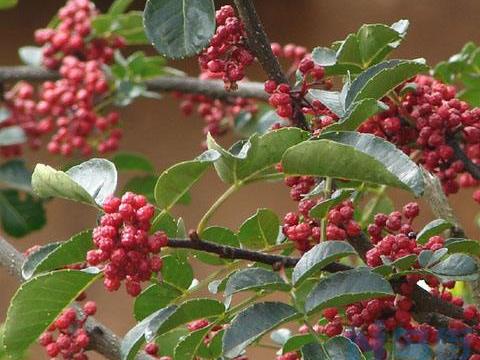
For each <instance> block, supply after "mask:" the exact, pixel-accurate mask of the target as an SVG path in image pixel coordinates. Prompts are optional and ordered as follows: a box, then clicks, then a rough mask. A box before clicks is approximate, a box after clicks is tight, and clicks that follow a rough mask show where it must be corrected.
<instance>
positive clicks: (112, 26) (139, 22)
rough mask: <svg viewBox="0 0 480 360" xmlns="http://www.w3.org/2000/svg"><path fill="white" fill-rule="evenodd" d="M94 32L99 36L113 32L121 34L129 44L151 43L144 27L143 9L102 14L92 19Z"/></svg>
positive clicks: (105, 35)
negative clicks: (123, 12)
mask: <svg viewBox="0 0 480 360" xmlns="http://www.w3.org/2000/svg"><path fill="white" fill-rule="evenodd" d="M92 28H93V32H94V34H95V35H96V36H98V37H107V36H111V35H112V34H115V35H118V36H121V37H122V38H124V39H125V42H126V43H127V44H128V45H146V44H148V43H149V41H148V40H147V36H146V34H145V30H144V28H143V16H142V12H141V11H129V12H128V13H125V14H117V15H115V14H101V15H97V16H96V17H95V18H94V19H93V21H92Z"/></svg>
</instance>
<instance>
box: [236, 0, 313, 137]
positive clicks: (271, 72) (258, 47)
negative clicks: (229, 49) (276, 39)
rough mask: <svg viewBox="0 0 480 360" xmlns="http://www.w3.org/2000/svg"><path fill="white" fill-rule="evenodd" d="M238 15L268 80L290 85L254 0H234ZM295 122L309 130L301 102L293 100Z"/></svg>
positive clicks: (251, 47)
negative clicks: (274, 52)
mask: <svg viewBox="0 0 480 360" xmlns="http://www.w3.org/2000/svg"><path fill="white" fill-rule="evenodd" d="M234 2H235V6H236V7H237V10H238V14H239V15H240V18H241V19H242V22H243V24H244V25H245V31H246V33H247V44H248V47H249V48H250V50H251V51H252V52H253V53H254V55H255V56H256V58H257V59H258V62H259V63H260V65H262V68H263V70H264V71H265V73H266V74H267V76H268V78H269V79H271V80H275V82H276V83H277V84H282V83H283V84H288V79H287V77H286V76H285V74H284V73H283V71H282V68H281V66H280V63H279V62H278V59H277V58H276V57H275V55H273V52H272V48H271V46H270V40H269V39H268V37H267V34H266V32H265V29H264V28H263V25H262V22H261V20H260V17H259V16H258V14H257V11H256V10H255V6H254V5H253V1H252V0H234ZM292 100H293V120H294V121H295V122H296V124H297V125H298V127H300V128H302V129H304V130H308V123H307V121H306V119H305V115H304V114H303V112H302V105H301V103H300V100H299V99H297V98H293V97H292Z"/></svg>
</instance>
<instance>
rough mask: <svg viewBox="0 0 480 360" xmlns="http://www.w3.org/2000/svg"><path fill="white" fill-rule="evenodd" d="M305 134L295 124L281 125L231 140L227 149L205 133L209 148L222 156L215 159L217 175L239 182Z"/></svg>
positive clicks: (277, 157) (265, 166)
mask: <svg viewBox="0 0 480 360" xmlns="http://www.w3.org/2000/svg"><path fill="white" fill-rule="evenodd" d="M308 137H309V134H308V133H307V132H305V131H303V130H300V129H297V128H291V127H290V128H282V129H279V130H274V131H270V132H268V133H267V134H265V135H262V136H258V135H257V134H254V135H252V136H251V137H250V138H249V139H248V140H247V141H240V142H237V143H236V144H234V145H233V146H232V147H231V148H230V149H229V150H228V151H227V150H225V149H223V148H222V147H221V146H220V145H218V144H217V143H216V142H215V140H214V139H213V137H211V136H208V137H207V145H208V147H209V149H214V150H217V151H218V152H219V153H220V154H221V155H222V156H221V157H220V159H218V160H217V161H216V162H215V169H216V171H217V173H218V175H219V177H220V178H221V179H222V180H223V181H224V182H226V183H229V184H235V183H237V184H238V183H241V182H243V181H246V180H248V179H251V178H253V177H254V176H255V175H257V174H260V173H261V172H262V171H265V170H267V169H269V168H271V167H272V166H273V165H275V164H276V163H278V162H279V161H280V160H281V158H282V155H283V153H284V152H285V150H287V149H288V148H289V147H291V146H293V145H295V144H298V143H300V142H302V141H303V140H306V139H308Z"/></svg>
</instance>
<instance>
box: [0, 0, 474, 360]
mask: <svg viewBox="0 0 480 360" xmlns="http://www.w3.org/2000/svg"><path fill="white" fill-rule="evenodd" d="M96 3H97V5H98V6H99V7H100V8H101V9H106V8H108V5H109V4H110V3H111V0H104V1H100V0H98V1H96ZM217 3H218V4H217V5H219V4H220V2H217ZM62 4H63V1H57V0H43V1H39V0H20V4H19V6H18V7H17V8H15V9H12V10H9V11H3V12H0V39H1V48H2V51H1V52H0V64H1V65H14V64H18V63H19V59H18V56H17V49H18V48H19V47H21V46H24V45H28V44H32V43H33V41H32V38H33V35H32V34H33V31H34V30H35V29H37V28H39V27H42V26H44V25H45V24H47V23H48V21H49V20H50V18H51V17H52V16H53V14H54V13H55V11H56V10H57V9H58V8H59V7H60V6H61V5H62ZM256 4H257V7H258V12H259V14H260V16H261V18H262V19H263V21H264V24H265V27H266V29H267V32H268V33H269V36H270V38H271V40H272V41H278V42H280V43H283V44H285V43H288V42H294V43H298V44H302V45H304V46H307V47H308V48H313V47H315V46H318V45H323V46H327V45H328V44H330V43H331V42H332V41H334V40H340V39H343V38H344V37H345V35H346V34H348V33H350V32H353V31H356V30H357V29H358V28H359V27H360V26H361V24H363V23H386V24H390V23H392V22H394V21H397V20H398V19H402V18H406V19H409V20H410V22H411V26H410V30H409V34H408V36H407V39H406V40H405V41H404V43H403V45H402V46H401V47H400V49H399V50H397V51H396V53H395V56H397V57H400V58H402V57H403V58H416V57H425V58H426V59H427V61H428V63H429V64H435V63H437V62H438V61H440V60H443V59H446V58H448V57H449V56H450V55H451V54H454V53H455V52H457V51H458V50H459V49H460V48H461V46H462V45H463V44H464V43H465V42H467V41H469V40H473V41H476V42H479V41H480V29H479V24H480V2H479V1H477V0H456V1H450V0H419V1H412V0H356V1H348V0H296V1H287V0H261V1H260V0H257V1H256ZM135 5H136V7H137V8H138V9H141V8H142V6H143V2H142V1H136V2H135ZM149 51H151V49H149ZM172 65H173V66H176V67H178V68H180V69H182V70H184V71H186V72H188V73H189V74H195V73H196V72H197V66H196V63H195V60H194V59H190V60H186V61H180V62H176V63H173V64H172ZM250 78H252V79H258V80H262V79H264V77H263V75H262V73H261V72H260V71H259V70H258V69H255V70H253V72H252V73H251V74H250ZM122 119H123V124H124V128H125V134H126V135H125V138H124V140H123V144H122V150H125V151H133V152H141V153H143V154H146V155H147V156H148V157H149V158H150V159H151V160H152V161H153V163H154V164H155V166H156V169H158V172H159V173H160V171H161V170H163V169H165V168H166V167H168V166H170V165H172V164H174V163H176V162H179V161H182V160H188V159H192V158H193V157H194V156H196V155H197V154H199V153H200V148H199V143H200V137H201V126H202V124H201V121H200V120H199V119H198V118H184V117H183V116H182V115H181V113H180V111H179V110H178V106H177V103H176V101H175V100H173V99H171V97H170V96H168V95H165V97H164V98H163V99H162V100H160V101H157V100H139V101H136V102H135V103H134V104H133V105H131V106H130V107H128V108H125V109H122ZM221 141H222V143H223V144H228V143H231V142H232V141H233V139H232V138H230V137H227V138H224V139H222V140H221ZM27 161H28V162H29V163H30V164H31V165H32V166H33V165H34V164H35V163H36V162H43V163H47V164H51V165H59V164H61V163H62V159H58V158H54V157H52V156H50V155H48V154H47V153H45V152H39V153H35V154H27ZM125 178H126V176H125ZM223 189H224V185H222V184H221V183H220V182H219V181H218V180H217V179H216V178H215V176H214V174H213V173H210V174H208V175H207V176H206V177H205V178H204V179H203V180H202V181H201V182H200V183H199V184H198V185H197V186H196V187H195V189H194V191H193V193H192V195H193V202H192V204H191V206H189V207H178V208H177V209H176V213H177V215H180V214H181V216H182V217H183V218H184V219H185V221H186V224H187V226H190V227H193V226H194V225H195V224H196V221H198V220H199V218H200V216H201V215H202V213H203V212H204V211H205V210H206V209H207V208H208V206H209V204H210V203H211V202H212V201H213V200H214V199H215V197H216V196H218V195H219V194H220V193H221V192H222V191H223ZM470 195H471V194H470V192H469V191H464V192H462V194H461V195H457V196H453V197H451V203H452V205H453V206H454V208H455V209H456V210H457V211H458V215H459V217H460V219H461V221H462V223H463V224H464V225H465V227H466V229H467V231H468V234H469V235H470V237H472V238H478V235H479V231H478V228H474V226H473V219H474V216H475V214H476V213H477V211H478V206H476V205H475V204H474V202H473V200H471V196H470ZM393 196H394V198H395V199H396V200H397V202H398V204H403V203H405V202H407V201H409V200H411V198H410V197H409V195H408V194H406V193H404V192H402V193H400V192H398V193H394V194H393ZM258 207H269V208H272V209H274V210H275V211H277V213H278V214H280V215H282V214H284V213H285V212H287V211H290V210H291V209H293V208H294V204H293V203H292V202H291V201H290V200H289V197H288V195H287V190H286V188H285V187H284V186H283V185H281V184H277V185H266V184H258V185H252V186H250V187H248V188H245V189H243V190H242V191H241V192H239V193H237V194H236V195H235V196H233V198H232V199H230V200H229V201H228V202H227V203H226V204H225V205H224V207H223V208H222V210H221V211H220V212H219V213H218V214H217V216H215V217H214V219H212V220H213V223H214V224H218V225H224V226H229V227H231V228H233V229H236V228H237V227H238V225H239V224H240V223H241V222H242V220H243V219H245V218H246V217H248V216H249V215H250V214H252V213H253V212H254V211H255V209H256V208H258ZM429 216H430V214H429V213H428V210H424V211H423V218H422V219H421V220H420V222H425V221H428V220H429V219H428V217H429ZM94 221H95V214H94V213H93V212H92V211H91V210H90V209H88V208H86V207H84V206H79V205H76V204H72V203H70V202H67V201H62V200H57V201H53V202H51V203H49V204H48V225H47V226H46V227H45V228H44V229H42V230H41V231H38V232H36V233H34V234H32V235H30V236H28V237H26V238H24V239H19V240H14V239H11V240H12V242H13V243H14V244H15V246H17V247H18V248H19V249H21V250H24V249H26V248H28V247H29V246H31V245H33V244H45V243H47V242H51V241H58V240H64V239H67V238H68V237H69V236H71V235H72V234H75V233H76V232H78V231H81V230H83V229H86V228H89V227H92V225H93V224H94ZM210 270H211V269H209V268H206V267H204V266H198V264H197V265H196V266H195V275H196V277H197V278H200V279H201V278H202V277H204V276H205V274H208V272H209V271H210ZM0 284H1V289H0V322H1V321H3V320H4V318H5V313H6V310H7V307H8V303H9V300H10V298H11V296H12V295H13V293H14V291H15V289H16V288H17V286H18V283H17V282H16V280H15V279H12V278H11V277H9V275H8V274H7V272H6V271H5V270H4V269H0ZM89 295H90V296H91V297H92V298H95V299H97V300H98V302H99V304H100V306H99V312H98V318H99V319H101V320H102V321H104V322H105V324H107V325H108V326H110V327H111V328H112V329H114V331H115V332H117V333H118V334H124V333H125V332H126V331H127V330H128V329H129V328H130V327H131V326H132V325H133V324H134V321H133V316H132V315H130V314H131V309H132V300H131V299H130V298H129V297H127V296H125V294H124V292H123V291H119V292H118V293H117V294H114V295H107V294H106V293H105V292H104V291H103V289H102V287H101V285H100V284H98V285H96V286H94V288H93V289H91V290H90V291H89ZM249 354H250V355H251V358H252V359H271V358H273V357H272V354H271V352H269V351H264V350H254V351H251V352H249ZM45 358H46V357H45V355H44V354H43V351H39V348H37V347H34V348H32V351H31V352H30V356H29V359H32V360H33V359H35V360H38V359H45ZM92 358H94V359H101V358H102V357H101V356H98V355H93V356H92Z"/></svg>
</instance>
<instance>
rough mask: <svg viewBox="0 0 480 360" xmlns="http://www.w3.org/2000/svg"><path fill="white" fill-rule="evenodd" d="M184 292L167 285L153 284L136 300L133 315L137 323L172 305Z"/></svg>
mask: <svg viewBox="0 0 480 360" xmlns="http://www.w3.org/2000/svg"><path fill="white" fill-rule="evenodd" d="M180 295H182V292H181V291H180V290H178V289H177V288H176V287H174V286H171V285H169V284H167V283H165V282H164V283H160V284H152V285H150V286H149V287H147V288H146V289H145V290H143V291H142V293H141V294H140V295H138V296H137V298H136V299H135V305H134V310H133V313H134V315H135V319H137V321H141V320H143V319H145V318H146V317H147V316H149V315H150V314H152V313H154V312H155V311H157V310H160V309H162V308H164V307H166V306H167V305H169V304H171V303H172V301H173V300H175V299H177V298H178V297H179V296H180Z"/></svg>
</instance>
